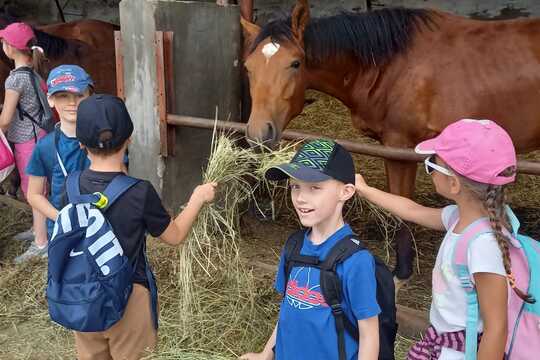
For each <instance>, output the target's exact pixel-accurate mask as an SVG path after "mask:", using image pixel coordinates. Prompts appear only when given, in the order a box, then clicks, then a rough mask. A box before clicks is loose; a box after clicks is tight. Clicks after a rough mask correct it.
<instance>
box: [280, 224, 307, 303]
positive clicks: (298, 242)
mask: <svg viewBox="0 0 540 360" xmlns="http://www.w3.org/2000/svg"><path fill="white" fill-rule="evenodd" d="M305 233H306V230H305V229H302V230H298V231H297V232H295V233H293V234H292V235H291V236H289V238H288V239H287V242H286V243H285V248H284V259H285V289H284V291H283V292H284V294H283V295H285V292H286V291H287V282H288V281H289V275H290V274H291V270H292V268H293V262H292V261H293V260H292V259H293V258H294V259H296V258H297V256H299V255H300V250H302V245H303V244H304V235H305Z"/></svg>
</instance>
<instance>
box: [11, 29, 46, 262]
mask: <svg viewBox="0 0 540 360" xmlns="http://www.w3.org/2000/svg"><path fill="white" fill-rule="evenodd" d="M0 39H1V40H2V49H3V51H4V53H5V54H6V56H7V57H8V58H9V59H11V60H13V62H14V63H15V69H14V70H12V71H11V72H10V74H9V76H8V77H7V79H6V81H5V97H4V103H3V106H2V112H1V114H0V131H4V132H7V139H8V140H9V141H10V142H11V143H13V144H14V155H15V164H16V167H17V170H18V172H19V175H20V177H21V189H22V191H23V193H24V195H25V196H26V194H27V191H28V175H27V174H26V171H25V169H26V165H27V164H28V161H29V160H30V156H31V155H32V150H33V149H34V147H35V145H36V142H37V140H38V139H39V138H41V137H43V136H44V135H45V131H44V130H43V128H42V127H45V124H44V123H43V122H44V121H42V120H43V118H44V117H43V114H44V112H45V110H44V109H43V104H42V102H41V101H40V98H39V96H40V94H38V93H37V91H43V90H42V89H40V88H39V87H36V86H34V85H35V83H34V76H35V77H38V79H41V78H40V77H39V75H38V71H40V70H41V69H40V67H41V63H42V61H43V59H44V54H43V49H41V48H40V47H39V46H37V40H36V38H35V36H34V31H33V30H32V28H31V27H30V26H29V25H27V24H25V23H13V24H10V25H8V26H7V27H6V28H5V29H3V30H0ZM49 111H50V110H49ZM33 216H34V226H33V229H34V235H35V244H33V248H34V250H35V253H36V255H38V256H46V254H47V232H46V227H45V217H44V216H43V215H42V214H41V213H39V212H38V211H35V210H34V211H33ZM24 234H26V235H27V236H19V237H20V238H21V239H28V240H30V239H32V231H27V232H25V233H23V234H20V235H24Z"/></svg>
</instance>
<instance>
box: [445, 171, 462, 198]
mask: <svg viewBox="0 0 540 360" xmlns="http://www.w3.org/2000/svg"><path fill="white" fill-rule="evenodd" d="M448 178H449V180H448V181H449V183H450V194H452V195H457V194H459V192H460V191H461V187H462V186H463V185H462V184H461V181H459V178H458V177H457V176H448Z"/></svg>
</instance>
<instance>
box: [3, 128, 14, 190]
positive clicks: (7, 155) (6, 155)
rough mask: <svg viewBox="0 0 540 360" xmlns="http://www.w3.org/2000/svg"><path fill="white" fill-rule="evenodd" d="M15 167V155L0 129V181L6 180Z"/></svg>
mask: <svg viewBox="0 0 540 360" xmlns="http://www.w3.org/2000/svg"><path fill="white" fill-rule="evenodd" d="M14 167H15V158H14V157H13V151H11V147H10V146H9V143H8V141H7V139H6V137H5V136H4V133H3V132H2V130H0V182H2V181H4V180H5V179H6V178H7V177H8V175H9V174H10V173H11V171H12V170H13V168H14Z"/></svg>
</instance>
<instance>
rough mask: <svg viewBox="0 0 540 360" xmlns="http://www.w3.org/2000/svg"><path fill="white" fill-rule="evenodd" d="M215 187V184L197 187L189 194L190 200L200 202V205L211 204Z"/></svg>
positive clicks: (214, 194)
mask: <svg viewBox="0 0 540 360" xmlns="http://www.w3.org/2000/svg"><path fill="white" fill-rule="evenodd" d="M217 185H218V184H217V182H211V183H206V184H202V185H199V186H197V187H196V188H195V190H193V194H191V199H194V200H197V201H200V203H201V204H205V203H209V202H212V201H213V200H214V197H215V196H216V187H217Z"/></svg>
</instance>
